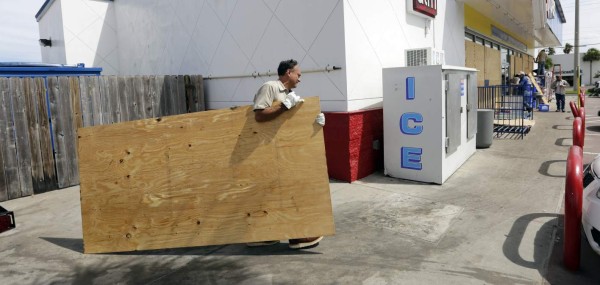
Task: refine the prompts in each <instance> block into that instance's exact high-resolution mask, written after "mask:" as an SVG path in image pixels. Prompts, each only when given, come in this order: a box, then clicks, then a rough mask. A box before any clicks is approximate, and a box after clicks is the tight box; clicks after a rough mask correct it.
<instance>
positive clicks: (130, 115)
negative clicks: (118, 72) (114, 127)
mask: <svg viewBox="0 0 600 285" xmlns="http://www.w3.org/2000/svg"><path fill="white" fill-rule="evenodd" d="M133 80H135V77H133V76H126V77H125V90H123V91H119V93H121V94H123V95H124V97H125V101H126V102H127V105H126V106H125V109H127V121H133V120H135V118H136V115H135V109H136V108H137V105H138V102H137V99H136V98H135V94H134V93H133ZM121 109H123V108H121ZM122 121H123V122H125V120H122Z"/></svg>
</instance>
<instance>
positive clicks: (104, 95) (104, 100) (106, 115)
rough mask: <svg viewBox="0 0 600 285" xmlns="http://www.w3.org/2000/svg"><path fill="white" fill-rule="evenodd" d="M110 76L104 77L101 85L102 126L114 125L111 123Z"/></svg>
mask: <svg viewBox="0 0 600 285" xmlns="http://www.w3.org/2000/svg"><path fill="white" fill-rule="evenodd" d="M108 81H109V80H108V76H102V77H100V80H99V85H100V114H101V115H100V123H101V124H102V125H108V124H112V122H111V121H110V94H108V92H110V88H108Z"/></svg>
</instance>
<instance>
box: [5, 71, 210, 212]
mask: <svg viewBox="0 0 600 285" xmlns="http://www.w3.org/2000/svg"><path fill="white" fill-rule="evenodd" d="M203 110H205V103H204V91H203V84H202V76H200V75H172V76H171V75H167V76H119V77H117V76H80V77H67V76H60V77H56V76H55V77H32V78H17V77H10V78H0V201H5V200H9V199H15V198H19V197H23V196H29V195H32V194H34V193H42V192H45V191H48V190H53V189H57V188H65V187H69V186H73V185H77V184H79V170H78V167H77V165H78V162H77V151H76V150H77V148H76V141H77V140H76V135H77V134H76V132H77V128H80V127H87V126H95V125H104V124H113V123H119V122H124V121H131V120H139V119H146V118H153V117H161V116H168V115H176V114H183V113H190V112H197V111H203Z"/></svg>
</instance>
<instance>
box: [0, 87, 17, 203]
mask: <svg viewBox="0 0 600 285" xmlns="http://www.w3.org/2000/svg"><path fill="white" fill-rule="evenodd" d="M10 98H11V97H10V87H9V82H8V78H0V154H1V156H2V164H3V165H2V168H1V169H0V171H2V173H3V180H4V187H2V188H0V201H5V200H8V199H9V198H10V196H11V193H10V191H11V189H18V188H19V180H18V170H17V154H16V149H15V144H14V136H13V134H14V132H12V131H10V130H9V127H12V108H11V106H10V105H11V104H10ZM12 198H14V197H12Z"/></svg>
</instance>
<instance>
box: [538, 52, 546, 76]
mask: <svg viewBox="0 0 600 285" xmlns="http://www.w3.org/2000/svg"><path fill="white" fill-rule="evenodd" d="M546 58H548V54H546V49H542V50H541V51H540V52H539V53H538V55H537V57H536V58H535V62H537V64H538V66H537V75H543V74H544V73H545V72H546Z"/></svg>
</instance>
